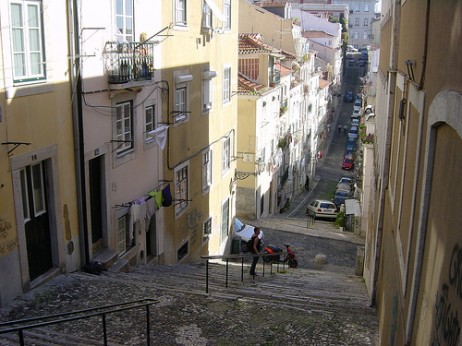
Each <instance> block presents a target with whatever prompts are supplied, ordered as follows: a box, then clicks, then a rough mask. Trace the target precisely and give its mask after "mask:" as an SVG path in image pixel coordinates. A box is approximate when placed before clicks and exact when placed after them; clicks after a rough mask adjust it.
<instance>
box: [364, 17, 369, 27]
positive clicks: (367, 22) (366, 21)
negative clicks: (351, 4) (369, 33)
mask: <svg viewBox="0 0 462 346" xmlns="http://www.w3.org/2000/svg"><path fill="white" fill-rule="evenodd" d="M364 26H369V20H368V19H367V18H364Z"/></svg>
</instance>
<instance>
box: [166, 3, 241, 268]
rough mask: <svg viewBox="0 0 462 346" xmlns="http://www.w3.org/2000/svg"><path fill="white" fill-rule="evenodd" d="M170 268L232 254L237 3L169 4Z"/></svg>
mask: <svg viewBox="0 0 462 346" xmlns="http://www.w3.org/2000/svg"><path fill="white" fill-rule="evenodd" d="M162 20H163V23H164V26H165V27H168V30H167V31H166V32H165V33H166V35H168V36H166V39H165V40H164V41H163V43H162V62H161V73H162V79H163V80H164V81H166V84H167V85H168V87H167V88H166V89H165V90H164V92H163V109H162V119H161V123H164V124H166V125H167V126H168V131H167V132H168V137H167V143H166V149H165V151H164V165H163V171H162V174H163V178H164V179H165V181H167V182H169V184H170V186H171V192H172V199H173V201H172V205H171V206H170V207H169V208H165V210H164V215H165V218H164V220H165V238H164V249H165V251H164V255H163V257H162V259H161V260H162V261H163V262H164V263H176V262H180V261H190V260H196V259H198V258H199V257H200V256H201V255H207V254H222V253H224V252H229V246H230V241H231V239H230V238H231V237H230V235H231V232H232V230H231V224H232V218H233V216H234V214H235V195H234V192H235V188H234V187H235V170H236V161H235V156H236V129H237V97H235V95H236V92H237V44H238V39H237V32H238V1H237V0H213V1H212V0H185V1H171V2H164V4H163V8H162Z"/></svg>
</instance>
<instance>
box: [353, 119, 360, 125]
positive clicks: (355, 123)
mask: <svg viewBox="0 0 462 346" xmlns="http://www.w3.org/2000/svg"><path fill="white" fill-rule="evenodd" d="M351 126H359V118H353V119H351Z"/></svg>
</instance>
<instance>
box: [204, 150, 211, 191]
mask: <svg viewBox="0 0 462 346" xmlns="http://www.w3.org/2000/svg"><path fill="white" fill-rule="evenodd" d="M210 186H212V151H211V150H207V151H205V152H204V153H203V154H202V191H204V192H205V191H209V190H210Z"/></svg>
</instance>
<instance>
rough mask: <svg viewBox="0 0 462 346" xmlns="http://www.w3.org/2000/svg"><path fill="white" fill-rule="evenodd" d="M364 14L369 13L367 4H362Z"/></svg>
mask: <svg viewBox="0 0 462 346" xmlns="http://www.w3.org/2000/svg"><path fill="white" fill-rule="evenodd" d="M364 12H369V4H364Z"/></svg>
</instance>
